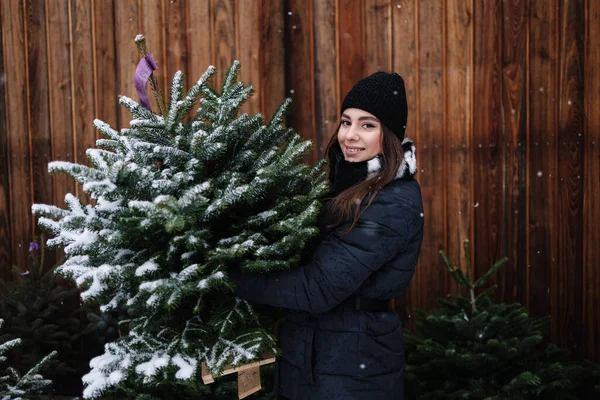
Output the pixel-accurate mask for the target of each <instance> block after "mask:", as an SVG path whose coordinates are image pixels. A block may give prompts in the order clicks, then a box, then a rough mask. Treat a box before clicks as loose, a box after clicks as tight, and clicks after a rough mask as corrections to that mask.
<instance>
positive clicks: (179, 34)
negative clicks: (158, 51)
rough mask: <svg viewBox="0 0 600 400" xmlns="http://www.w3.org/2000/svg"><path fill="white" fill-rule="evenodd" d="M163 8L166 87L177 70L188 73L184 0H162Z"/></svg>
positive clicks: (185, 6)
mask: <svg viewBox="0 0 600 400" xmlns="http://www.w3.org/2000/svg"><path fill="white" fill-rule="evenodd" d="M163 8H164V10H165V34H166V37H165V38H164V41H165V46H166V51H165V52H164V53H165V55H166V57H167V59H166V63H165V68H164V70H163V73H166V76H167V81H168V87H170V86H171V81H172V79H173V76H174V75H175V73H176V72H177V71H182V72H183V73H184V74H185V75H186V76H187V74H188V70H187V67H188V50H187V49H188V46H187V33H186V29H187V24H186V15H185V13H186V8H187V5H186V1H184V0H178V1H175V0H173V1H171V0H163Z"/></svg>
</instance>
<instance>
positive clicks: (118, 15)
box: [114, 1, 154, 128]
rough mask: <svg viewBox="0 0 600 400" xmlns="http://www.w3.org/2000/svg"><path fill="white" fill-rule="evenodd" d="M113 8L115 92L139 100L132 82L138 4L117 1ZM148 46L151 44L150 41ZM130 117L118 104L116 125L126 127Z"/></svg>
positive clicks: (136, 51)
mask: <svg viewBox="0 0 600 400" xmlns="http://www.w3.org/2000/svg"><path fill="white" fill-rule="evenodd" d="M114 10H115V14H114V15H115V43H116V51H115V54H116V60H117V63H116V64H117V65H116V67H117V79H116V82H117V93H118V94H119V95H125V96H127V97H130V98H132V99H134V100H136V101H139V97H138V95H137V93H136V90H135V86H134V84H133V75H134V73H135V68H136V66H137V63H138V62H139V58H140V57H139V52H138V50H137V47H136V46H135V42H134V39H135V37H136V35H137V34H138V33H139V25H138V12H139V10H138V5H137V2H135V1H117V2H115V8H114ZM150 46H152V44H151V43H150ZM152 49H153V47H151V48H150V51H154V50H152ZM131 119H132V116H131V114H130V113H129V111H127V109H125V107H121V106H119V108H118V127H119V128H128V127H129V121H131Z"/></svg>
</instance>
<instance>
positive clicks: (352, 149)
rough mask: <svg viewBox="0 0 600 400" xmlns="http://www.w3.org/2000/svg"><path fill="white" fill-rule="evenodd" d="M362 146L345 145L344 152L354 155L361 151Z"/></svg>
mask: <svg viewBox="0 0 600 400" xmlns="http://www.w3.org/2000/svg"><path fill="white" fill-rule="evenodd" d="M363 150H364V148H362V147H347V146H346V148H345V153H346V155H347V156H350V157H352V156H355V155H357V154H360V152H361V151H363Z"/></svg>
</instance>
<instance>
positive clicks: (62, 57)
mask: <svg viewBox="0 0 600 400" xmlns="http://www.w3.org/2000/svg"><path fill="white" fill-rule="evenodd" d="M69 4H70V2H57V1H48V0H46V35H47V41H48V80H49V89H48V93H49V96H50V136H51V140H52V160H57V161H70V162H74V161H75V156H74V149H75V148H74V139H75V133H74V132H73V109H72V101H73V99H72V96H73V93H72V88H71V85H72V84H73V81H72V76H71V60H70V56H71V55H70V51H71V49H72V47H71V42H70V35H69V29H70V22H71V21H70V20H69ZM53 185H54V204H56V205H58V206H60V207H64V204H65V202H64V199H65V195H66V194H67V193H73V194H75V182H74V181H73V179H71V178H70V177H68V176H67V175H65V174H62V173H61V174H56V175H54V176H53Z"/></svg>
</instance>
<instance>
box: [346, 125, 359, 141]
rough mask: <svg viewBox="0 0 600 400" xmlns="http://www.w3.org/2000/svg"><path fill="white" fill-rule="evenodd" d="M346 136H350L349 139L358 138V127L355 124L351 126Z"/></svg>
mask: <svg viewBox="0 0 600 400" xmlns="http://www.w3.org/2000/svg"><path fill="white" fill-rule="evenodd" d="M346 138H348V139H349V140H357V139H358V132H357V128H356V127H354V126H351V127H350V129H348V133H347V134H346Z"/></svg>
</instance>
